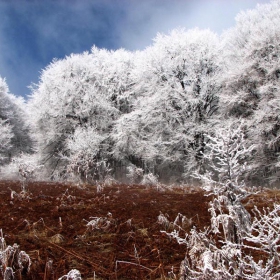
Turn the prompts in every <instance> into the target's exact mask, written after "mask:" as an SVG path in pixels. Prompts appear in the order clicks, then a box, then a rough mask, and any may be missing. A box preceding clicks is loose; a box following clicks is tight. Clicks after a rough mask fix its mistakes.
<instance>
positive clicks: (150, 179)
mask: <svg viewBox="0 0 280 280" xmlns="http://www.w3.org/2000/svg"><path fill="white" fill-rule="evenodd" d="M141 184H143V185H146V186H155V187H157V188H159V187H160V183H159V181H158V177H157V176H156V175H154V174H153V173H148V174H145V175H144V176H143V179H142V181H141Z"/></svg>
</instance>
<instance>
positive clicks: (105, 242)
mask: <svg viewBox="0 0 280 280" xmlns="http://www.w3.org/2000/svg"><path fill="white" fill-rule="evenodd" d="M20 192H21V184H20V182H10V181H9V182H8V181H2V182H0V194H1V196H0V201H1V219H0V229H2V231H3V237H4V238H5V241H6V244H7V245H13V244H14V243H16V244H18V245H19V246H20V250H23V251H25V252H26V253H27V254H28V255H29V256H30V258H31V261H32V265H31V268H30V271H29V272H26V271H23V272H22V273H18V275H17V272H16V273H15V277H16V279H23V280H24V279H46V280H47V279H58V278H59V277H61V276H63V275H65V274H67V273H68V272H69V271H70V270H71V269H78V270H79V271H80V272H81V274H82V278H83V279H96V280H98V279H120V280H121V279H176V277H175V278H172V277H174V275H178V272H179V268H180V263H181V261H182V260H183V259H184V255H185V251H186V248H185V246H179V245H178V244H177V243H176V241H175V240H172V239H170V238H169V237H168V236H167V235H166V234H164V233H162V232H161V231H162V230H166V231H172V229H173V228H172V223H171V224H165V223H164V222H159V220H158V217H159V215H160V214H162V217H163V216H164V217H166V218H167V219H168V220H169V221H174V220H175V218H176V216H177V214H178V213H181V214H183V215H184V216H186V217H187V218H188V220H187V223H186V222H185V223H184V230H185V231H186V232H188V231H189V230H190V229H191V228H192V227H193V226H196V227H197V228H201V229H203V228H204V227H205V226H209V225H210V214H209V212H208V202H209V200H210V198H209V197H206V196H205V193H204V192H203V191H201V190H199V189H193V188H173V189H172V190H170V189H167V188H166V189H157V188H153V187H146V186H137V185H132V186H129V185H114V186H106V187H103V188H101V187H96V186H77V185H70V184H62V183H42V182H33V183H29V184H28V186H27V192H26V193H24V194H20ZM279 201H280V192H279V191H276V190H266V191H263V192H261V193H258V194H256V195H252V196H250V197H249V198H248V199H247V201H245V202H244V203H245V205H246V208H247V209H248V210H251V209H252V208H253V207H254V205H257V206H258V207H259V208H262V207H266V206H271V205H273V203H275V202H276V203H279ZM19 274H21V275H19ZM1 277H2V275H1V276H0V279H2V278H1ZM20 277H21V278H20Z"/></svg>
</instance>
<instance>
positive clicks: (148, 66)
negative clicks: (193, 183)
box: [112, 29, 219, 181]
mask: <svg viewBox="0 0 280 280" xmlns="http://www.w3.org/2000/svg"><path fill="white" fill-rule="evenodd" d="M218 48H219V42H218V38H217V37H216V35H215V34H213V33H211V32H210V31H207V30H206V31H201V30H197V29H195V30H190V31H184V30H174V31H173V32H171V34H170V35H167V36H166V35H158V36H157V38H156V39H155V43H154V44H153V45H152V46H151V47H149V48H147V49H146V50H145V51H144V52H143V53H141V54H140V55H139V56H138V57H137V60H136V64H135V65H136V66H135V68H134V71H132V76H133V77H134V82H135V86H134V87H133V89H134V90H135V91H136V96H135V97H136V99H135V101H134V106H133V111H131V112H130V113H128V114H124V115H122V116H121V117H120V118H119V119H118V120H117V122H116V125H115V127H114V130H113V134H112V138H113V139H114V141H115V145H114V150H113V152H114V155H115V157H116V158H118V159H120V160H126V161H128V162H130V163H131V164H133V165H136V167H141V168H143V169H144V172H145V173H146V172H152V173H155V174H157V175H159V177H160V178H161V179H164V180H166V179H167V178H169V179H171V181H172V180H175V179H176V178H177V179H178V178H180V177H181V175H182V173H183V172H184V170H183V162H184V161H186V158H188V157H189V158H191V157H192V155H193V154H194V155H195V156H194V157H195V160H198V157H199V152H200V150H201V149H203V142H204V141H203V132H204V131H208V129H209V128H210V127H209V126H207V124H208V123H209V122H210V120H211V117H212V116H213V114H214V113H215V112H216V110H217V107H218V96H217V92H218V89H219V86H218V84H217V83H216V81H215V77H216V76H217V75H218V73H219V65H218V59H217V58H218V52H219V51H218ZM210 129H211V128H210ZM195 160H194V161H195ZM194 161H192V162H191V161H190V160H189V162H190V166H191V165H193V164H194ZM172 177H173V178H172Z"/></svg>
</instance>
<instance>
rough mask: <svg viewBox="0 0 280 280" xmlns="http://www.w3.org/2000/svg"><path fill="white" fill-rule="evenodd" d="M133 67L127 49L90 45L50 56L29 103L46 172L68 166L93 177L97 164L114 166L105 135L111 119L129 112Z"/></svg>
mask: <svg viewBox="0 0 280 280" xmlns="http://www.w3.org/2000/svg"><path fill="white" fill-rule="evenodd" d="M132 65H133V59H132V55H131V54H130V53H129V52H126V51H124V50H118V51H115V52H113V51H112V52H111V51H107V50H99V49H97V48H95V47H93V49H92V53H83V54H80V55H71V56H69V57H66V58H65V59H63V60H54V61H53V62H52V63H51V64H50V65H49V66H48V67H47V68H46V69H45V70H43V72H42V75H41V78H40V82H39V84H38V85H37V86H35V87H34V89H33V93H32V96H31V100H30V102H29V106H30V111H31V115H32V118H33V120H34V122H35V126H36V128H37V141H38V145H39V148H38V149H39V153H40V157H41V162H42V164H44V165H45V167H46V171H47V174H48V175H51V174H58V175H59V176H61V175H62V174H64V173H65V172H66V171H67V170H68V171H71V170H72V171H71V172H74V173H75V174H76V175H78V176H80V177H81V178H82V179H86V178H89V177H91V178H92V176H93V174H95V173H96V165H97V166H100V165H103V163H104V162H106V166H107V164H108V163H109V164H113V159H112V156H111V153H110V150H111V146H112V143H111V142H112V141H111V139H110V137H109V136H110V131H111V130H112V126H113V122H114V121H115V120H116V119H117V118H118V116H119V115H120V114H122V113H124V112H128V111H129V110H130V105H129V102H130V101H129V99H130V98H129V93H128V92H129V88H130V87H131V81H130V77H129V73H130V69H131V68H132ZM93 162H94V164H93ZM68 165H69V168H67V166H68ZM82 166H83V167H82ZM86 166H87V167H86ZM90 166H91V167H90ZM85 168H86V170H84V169H85ZM86 174H87V175H86ZM89 174H91V176H89ZM95 175H96V176H95ZM95 175H94V176H93V177H96V178H98V177H99V175H100V174H99V175H98V174H95Z"/></svg>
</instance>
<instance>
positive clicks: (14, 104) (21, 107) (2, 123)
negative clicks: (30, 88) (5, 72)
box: [0, 77, 33, 164]
mask: <svg viewBox="0 0 280 280" xmlns="http://www.w3.org/2000/svg"><path fill="white" fill-rule="evenodd" d="M25 107H26V106H25V104H24V102H23V100H22V99H20V98H17V97H15V96H14V95H12V94H11V93H10V92H9V88H8V85H7V83H6V81H5V79H2V78H1V77H0V163H1V164H4V163H9V162H10V160H11V159H12V158H13V157H14V156H17V155H19V154H20V153H21V152H31V148H32V145H33V143H32V140H31V135H30V128H29V126H28V121H27V117H28V116H27V113H26V111H25Z"/></svg>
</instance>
